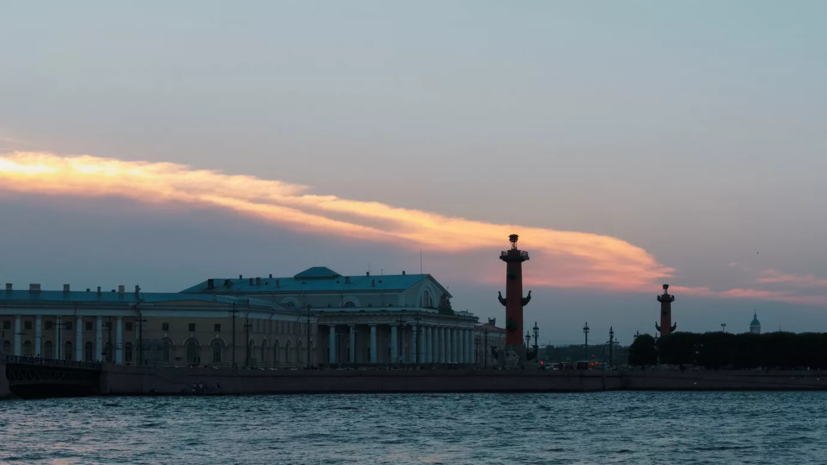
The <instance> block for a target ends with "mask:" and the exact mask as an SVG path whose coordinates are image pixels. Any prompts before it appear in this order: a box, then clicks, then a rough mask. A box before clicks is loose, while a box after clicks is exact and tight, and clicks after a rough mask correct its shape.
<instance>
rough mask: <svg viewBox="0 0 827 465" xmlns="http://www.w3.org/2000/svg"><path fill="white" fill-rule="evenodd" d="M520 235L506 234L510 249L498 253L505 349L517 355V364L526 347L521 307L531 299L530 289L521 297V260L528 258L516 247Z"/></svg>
mask: <svg viewBox="0 0 827 465" xmlns="http://www.w3.org/2000/svg"><path fill="white" fill-rule="evenodd" d="M519 237H520V236H518V235H516V234H512V235H510V236H508V240H509V241H511V249H509V250H505V251H503V252H501V253H500V260H502V261H504V262H505V265H506V267H505V268H506V272H505V298H503V296H502V293H500V294H499V300H500V303H501V304H503V305H504V306H505V345H506V347H505V350H506V352H507V351H508V350H512V351H514V352H515V353H516V354H517V356H519V361H518V363H519V364H522V363H524V362H525V360H526V358H525V355H526V347H525V342H524V341H523V307H524V306H526V305H528V302H529V301H530V300H531V291H528V295H527V296H526V297H523V262H524V261H526V260H528V252H526V251H524V250H520V249H518V248H517V239H519Z"/></svg>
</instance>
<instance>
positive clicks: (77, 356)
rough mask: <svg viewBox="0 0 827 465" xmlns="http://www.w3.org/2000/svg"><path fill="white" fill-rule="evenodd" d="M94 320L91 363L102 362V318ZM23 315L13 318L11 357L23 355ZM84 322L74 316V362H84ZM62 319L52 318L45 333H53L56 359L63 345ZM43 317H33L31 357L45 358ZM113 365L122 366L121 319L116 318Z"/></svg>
mask: <svg viewBox="0 0 827 465" xmlns="http://www.w3.org/2000/svg"><path fill="white" fill-rule="evenodd" d="M94 318H95V326H94V331H95V337H94V349H93V355H92V361H95V362H97V361H102V360H103V358H104V342H103V328H104V323H103V317H102V316H96V317H94ZM66 319H67V320H70V321H71V317H66ZM22 320H23V315H15V316H14V345H13V347H14V349H13V355H17V356H20V355H23V321H22ZM84 323H85V321H84V317H83V316H75V338H74V341H72V343H73V348H74V352H75V353H74V357H73V358H74V360H86V357H85V356H84V355H85V354H84V350H85V344H84V338H83V333H84V331H85V330H86V328H85V327H84V326H85V325H84ZM64 325H65V323H64V317H63V316H61V315H56V316H55V317H54V323H53V324H52V329H51V330H46V331H47V332H50V331H51V332H53V339H52V344H53V348H54V349H53V350H54V354H52V356H53V357H54V358H57V354H59V353H61V350H62V349H63V348H62V347H61V345H63V344H64V343H65V341H63V340H62V339H63V337H62V335H63V334H64V332H63V328H64ZM43 331H44V330H43V315H35V321H34V346H33V347H32V353H31V355H32V356H45V354H44V353H43V343H42V341H43ZM115 338H116V339H115V358H114V360H115V363H117V364H119V365H121V364H123V317H120V316H119V317H116V323H115ZM62 355H63V356H62V357H61V358H65V357H66V355H65V354H62Z"/></svg>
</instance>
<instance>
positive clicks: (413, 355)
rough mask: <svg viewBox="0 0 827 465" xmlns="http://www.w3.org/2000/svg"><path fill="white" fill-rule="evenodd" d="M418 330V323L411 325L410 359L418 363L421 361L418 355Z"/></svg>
mask: <svg viewBox="0 0 827 465" xmlns="http://www.w3.org/2000/svg"><path fill="white" fill-rule="evenodd" d="M418 332H419V327H418V326H417V325H411V359H410V360H409V361H408V362H409V363H416V362H418V361H419V359H418V357H417V356H416V334H417V333H418Z"/></svg>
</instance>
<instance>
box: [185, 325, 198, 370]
mask: <svg viewBox="0 0 827 465" xmlns="http://www.w3.org/2000/svg"><path fill="white" fill-rule="evenodd" d="M190 326H194V325H192V324H190ZM198 358H199V357H198V342H196V341H194V340H192V339H190V341H189V342H187V363H199V359H198Z"/></svg>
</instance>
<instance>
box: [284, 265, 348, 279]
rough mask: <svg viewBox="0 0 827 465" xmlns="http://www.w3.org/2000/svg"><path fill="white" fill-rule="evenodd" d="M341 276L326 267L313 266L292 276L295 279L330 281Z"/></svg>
mask: <svg viewBox="0 0 827 465" xmlns="http://www.w3.org/2000/svg"><path fill="white" fill-rule="evenodd" d="M340 276H342V275H340V274H339V273H337V272H335V271H333V270H331V269H330V268H328V267H326V266H314V267H312V268H308V269H306V270H304V271H302V272H301V273H298V274H296V275H295V276H293V278H295V279H332V278H338V277H340Z"/></svg>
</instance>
